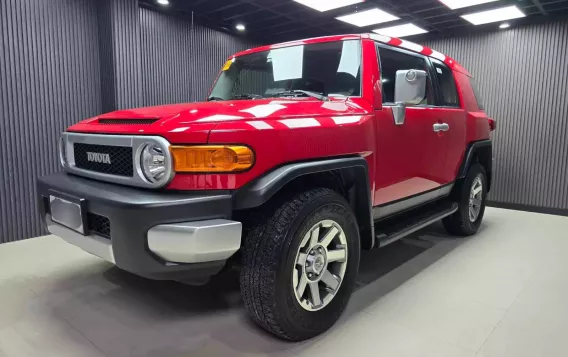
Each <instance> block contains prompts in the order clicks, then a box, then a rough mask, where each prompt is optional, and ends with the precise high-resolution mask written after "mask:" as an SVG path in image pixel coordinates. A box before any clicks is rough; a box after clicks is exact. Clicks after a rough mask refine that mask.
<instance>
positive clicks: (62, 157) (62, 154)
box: [59, 136, 67, 167]
mask: <svg viewBox="0 0 568 357" xmlns="http://www.w3.org/2000/svg"><path fill="white" fill-rule="evenodd" d="M59 162H61V166H63V167H66V166H67V150H66V148H65V138H64V137H63V136H61V137H60V138H59Z"/></svg>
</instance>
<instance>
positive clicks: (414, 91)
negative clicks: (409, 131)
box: [392, 69, 428, 125]
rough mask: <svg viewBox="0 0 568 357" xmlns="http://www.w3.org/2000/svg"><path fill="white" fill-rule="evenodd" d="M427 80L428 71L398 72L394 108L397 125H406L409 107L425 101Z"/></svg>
mask: <svg viewBox="0 0 568 357" xmlns="http://www.w3.org/2000/svg"><path fill="white" fill-rule="evenodd" d="M427 80H428V74H427V73H426V71H419V70H416V69H409V70H400V71H396V79H395V83H394V102H395V104H396V105H395V106H393V107H392V112H393V116H394V123H395V124H396V125H402V124H404V119H405V117H406V106H407V105H417V104H420V103H421V102H422V101H423V100H424V98H425V97H426V83H427Z"/></svg>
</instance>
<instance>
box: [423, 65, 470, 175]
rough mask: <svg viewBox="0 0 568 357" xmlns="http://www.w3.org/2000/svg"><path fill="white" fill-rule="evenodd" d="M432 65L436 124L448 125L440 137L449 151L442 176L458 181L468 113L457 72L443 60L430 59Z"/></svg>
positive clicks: (441, 172)
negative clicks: (458, 84) (457, 83)
mask: <svg viewBox="0 0 568 357" xmlns="http://www.w3.org/2000/svg"><path fill="white" fill-rule="evenodd" d="M430 61H431V63H432V70H433V78H435V80H434V87H435V88H436V105H435V106H434V107H433V108H432V109H433V115H434V117H435V119H436V122H437V123H438V124H440V125H447V130H444V131H439V132H438V136H439V139H440V141H442V142H443V145H444V147H445V151H446V163H445V165H444V167H443V168H441V171H440V176H441V177H442V179H443V180H444V182H451V181H454V180H455V178H456V175H457V171H458V170H459V165H460V163H461V160H462V157H463V155H464V152H465V147H466V119H467V113H466V111H465V110H464V109H463V105H461V102H460V97H459V95H458V90H457V85H456V78H455V76H454V73H453V72H452V70H450V68H448V66H446V65H445V64H444V63H443V62H442V61H439V60H437V59H435V58H430Z"/></svg>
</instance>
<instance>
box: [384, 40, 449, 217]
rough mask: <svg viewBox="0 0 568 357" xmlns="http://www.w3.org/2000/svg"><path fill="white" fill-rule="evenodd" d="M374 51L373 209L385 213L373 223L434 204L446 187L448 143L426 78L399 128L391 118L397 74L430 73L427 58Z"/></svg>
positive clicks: (402, 53)
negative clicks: (377, 95) (378, 92)
mask: <svg viewBox="0 0 568 357" xmlns="http://www.w3.org/2000/svg"><path fill="white" fill-rule="evenodd" d="M378 47H379V48H378V52H379V57H380V62H379V63H380V68H381V82H382V95H383V108H382V109H381V110H377V111H376V113H375V114H376V117H375V126H376V130H377V140H378V142H377V158H376V159H377V166H376V178H375V193H374V206H383V207H385V208H384V209H382V212H381V208H380V207H379V208H378V212H381V213H379V214H376V215H375V218H380V217H382V216H385V215H389V214H392V213H396V211H399V210H402V209H405V208H408V207H406V206H412V205H415V204H420V203H421V201H428V200H431V199H434V198H436V197H437V195H438V189H439V188H440V187H441V186H443V185H445V184H447V183H449V182H450V181H449V180H448V178H447V177H446V175H444V172H445V166H446V145H447V141H446V140H444V135H443V133H444V132H443V131H440V130H438V129H440V126H439V125H438V124H440V123H439V119H440V118H439V115H438V113H439V112H438V108H436V107H435V105H434V104H435V100H436V99H435V95H434V89H433V88H434V87H433V83H432V81H431V80H430V76H429V80H428V88H427V95H426V98H425V99H424V101H423V102H422V103H420V104H419V105H416V106H409V107H407V108H406V115H405V120H404V122H403V123H399V124H397V123H395V120H394V116H393V106H394V104H395V103H394V85H395V83H394V81H395V76H396V71H398V70H409V69H418V70H426V71H427V72H428V73H429V74H430V71H429V68H428V62H427V61H428V60H427V58H426V57H424V56H422V55H419V54H415V53H412V52H408V51H404V50H399V49H394V48H391V47H387V46H381V45H378ZM405 201H406V203H405ZM386 206H391V207H390V208H387V207H386Z"/></svg>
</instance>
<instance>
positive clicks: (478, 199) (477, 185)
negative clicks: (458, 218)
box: [469, 176, 483, 222]
mask: <svg viewBox="0 0 568 357" xmlns="http://www.w3.org/2000/svg"><path fill="white" fill-rule="evenodd" d="M482 203H483V181H482V179H481V177H480V176H477V177H476V178H475V179H474V180H473V183H472V184H471V190H470V193H469V220H470V221H471V222H475V221H476V220H477V217H479V212H480V211H481V204H482Z"/></svg>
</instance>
